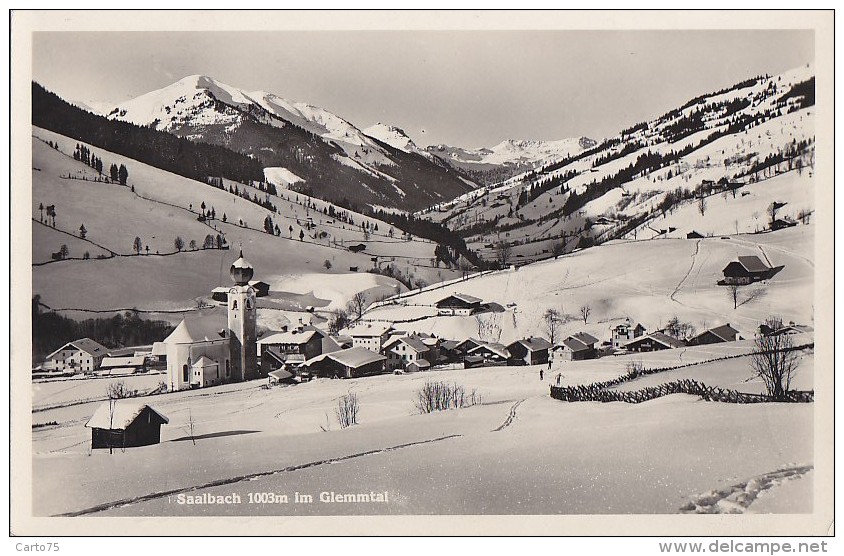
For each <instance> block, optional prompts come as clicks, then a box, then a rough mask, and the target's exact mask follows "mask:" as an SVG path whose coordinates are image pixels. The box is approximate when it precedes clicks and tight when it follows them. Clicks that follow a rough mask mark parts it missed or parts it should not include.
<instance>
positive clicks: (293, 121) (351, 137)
mask: <svg viewBox="0 0 844 556" xmlns="http://www.w3.org/2000/svg"><path fill="white" fill-rule="evenodd" d="M108 117H109V118H110V119H114V120H120V121H126V122H132V123H134V124H136V125H139V126H148V127H151V128H153V129H157V130H160V131H166V132H168V133H172V134H174V135H177V136H179V137H184V138H188V139H191V140H195V141H202V142H208V143H213V144H217V145H223V146H225V147H228V148H230V149H233V150H235V151H237V152H241V153H244V154H247V155H249V156H251V157H253V158H255V159H256V160H259V161H261V163H262V164H263V166H264V167H271V168H283V169H287V170H288V171H290V172H292V173H293V174H295V175H296V176H298V177H299V178H300V180H301V181H299V182H296V183H293V184H290V187H292V188H294V189H297V190H298V191H300V192H307V193H310V194H313V195H315V196H317V197H320V198H323V199H326V200H329V201H332V202H334V203H339V204H341V205H342V206H344V207H346V208H354V207H363V206H364V205H367V204H368V205H378V206H390V207H397V208H400V209H405V210H418V209H420V208H422V207H424V206H427V205H430V204H433V203H437V202H442V201H445V200H449V199H451V198H453V197H455V196H457V195H460V194H462V193H464V192H466V191H468V190H470V189H472V188H473V186H474V185H473V184H472V183H471V182H468V183H467V181H464V180H463V179H461V178H460V175H459V172H457V171H455V170H453V169H451V168H449V167H447V166H444V165H442V164H437V163H435V162H433V161H432V160H430V159H429V158H428V157H425V156H421V155H418V153H413V156H410V155H409V154H408V153H407V152H405V151H403V150H399V149H396V148H394V147H388V148H385V145H384V144H383V143H380V142H378V141H376V140H373V139H372V138H371V137H368V136H367V135H366V134H365V133H364V132H362V131H361V130H359V129H358V128H356V127H355V126H354V125H352V124H351V123H349V122H348V121H346V120H344V119H343V118H341V117H340V116H337V115H336V114H333V113H331V112H329V111H327V110H324V109H322V108H319V107H316V106H312V105H309V104H306V103H301V102H291V101H289V100H286V99H283V98H281V97H279V96H277V95H275V94H272V93H268V92H265V91H255V92H247V91H243V90H241V89H238V88H236V87H232V86H230V85H226V84H224V83H220V82H218V81H216V80H214V79H212V78H210V77H207V76H202V75H192V76H188V77H185V78H184V79H181V80H179V81H177V82H176V83H173V84H172V85H169V86H167V87H164V88H163V89H159V90H156V91H152V92H149V93H147V94H144V95H142V96H140V97H137V98H135V99H133V100H129V101H126V102H122V103H120V105H119V106H117V107H115V108H113V110H111V111H110V112H109V114H108Z"/></svg>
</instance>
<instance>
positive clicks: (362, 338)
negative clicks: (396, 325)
mask: <svg viewBox="0 0 844 556" xmlns="http://www.w3.org/2000/svg"><path fill="white" fill-rule="evenodd" d="M392 331H393V327H392V325H390V324H384V323H366V324H358V325H355V326H353V327H352V328H349V329H347V330H346V334H347V335H348V336H351V338H352V347H362V348H366V349H368V350H369V351H372V352H375V353H381V350H382V349H383V348H384V344H385V343H386V342H387V340H389V339H390V333H391V332H392Z"/></svg>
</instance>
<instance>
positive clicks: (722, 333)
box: [689, 323, 742, 346]
mask: <svg viewBox="0 0 844 556" xmlns="http://www.w3.org/2000/svg"><path fill="white" fill-rule="evenodd" d="M741 339H742V338H741V336H740V335H739V331H738V330H736V329H735V328H733V327H732V326H730V323H727V324H722V325H721V326H716V327H715V328H710V329H709V330H704V331H703V332H701V333H700V334H698V335H697V336H695V337H694V338H692V339H691V340H689V345H693V346H701V345H706V344H720V343H721V342H735V341H737V340H741Z"/></svg>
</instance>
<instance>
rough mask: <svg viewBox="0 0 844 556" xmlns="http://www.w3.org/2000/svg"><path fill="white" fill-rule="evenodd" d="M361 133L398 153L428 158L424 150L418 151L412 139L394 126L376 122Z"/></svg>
mask: <svg viewBox="0 0 844 556" xmlns="http://www.w3.org/2000/svg"><path fill="white" fill-rule="evenodd" d="M363 132H364V133H365V134H366V135H368V136H369V137H372V138H373V139H377V140H379V141H381V142H382V143H387V144H388V145H390V146H391V147H395V148H396V149H398V150H400V151H404V152H406V153H415V154H421V155H422V156H425V157H430V155H429V154H428V153H427V152H426V151H425V150H423V149H420V148H419V147H418V146H417V145H416V143H414V142H413V139H411V138H410V137H408V135H407V133H405V132H404V130H403V129H401V128H398V127H396V126H392V125H387V124H382V123H381V122H378V123H377V124H375V125H371V126H369V127H368V128H366V129H364V130H363Z"/></svg>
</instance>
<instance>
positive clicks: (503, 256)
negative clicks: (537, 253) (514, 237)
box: [495, 241, 513, 267]
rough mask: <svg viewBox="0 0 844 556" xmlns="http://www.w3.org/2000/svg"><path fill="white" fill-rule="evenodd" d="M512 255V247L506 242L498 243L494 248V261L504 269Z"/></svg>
mask: <svg viewBox="0 0 844 556" xmlns="http://www.w3.org/2000/svg"><path fill="white" fill-rule="evenodd" d="M512 254H513V247H512V246H511V245H510V244H509V243H508V242H506V241H499V242H498V244H497V245H496V246H495V260H496V261H498V264H499V266H501V267H505V266H507V263H508V262H509V261H510V256H511V255H512Z"/></svg>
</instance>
